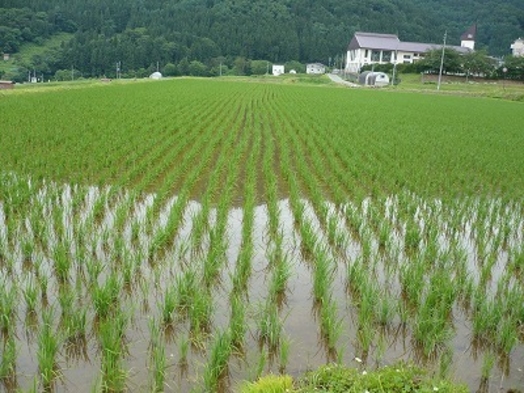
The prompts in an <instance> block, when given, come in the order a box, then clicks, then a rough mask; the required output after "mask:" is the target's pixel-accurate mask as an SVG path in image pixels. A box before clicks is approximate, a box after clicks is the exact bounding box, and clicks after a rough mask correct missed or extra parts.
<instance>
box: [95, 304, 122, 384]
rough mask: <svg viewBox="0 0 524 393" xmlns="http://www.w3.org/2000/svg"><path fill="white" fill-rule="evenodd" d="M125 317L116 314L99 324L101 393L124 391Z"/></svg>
mask: <svg viewBox="0 0 524 393" xmlns="http://www.w3.org/2000/svg"><path fill="white" fill-rule="evenodd" d="M127 321H128V320H127V316H125V315H124V314H122V313H121V312H120V313H118V314H117V315H116V316H115V317H114V319H112V320H104V321H102V322H101V324H100V327H99V331H98V337H99V340H100V351H101V386H102V391H103V392H123V391H125V390H126V379H127V371H126V370H125V369H124V364H123V361H124V355H125V353H126V348H125V343H124V339H125V337H124V334H125V328H126V326H127Z"/></svg>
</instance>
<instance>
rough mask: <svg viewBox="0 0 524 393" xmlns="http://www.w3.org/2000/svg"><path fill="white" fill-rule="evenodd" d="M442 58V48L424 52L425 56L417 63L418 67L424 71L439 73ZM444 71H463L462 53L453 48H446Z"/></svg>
mask: <svg viewBox="0 0 524 393" xmlns="http://www.w3.org/2000/svg"><path fill="white" fill-rule="evenodd" d="M441 60H442V49H433V50H430V51H427V52H426V53H424V58H423V59H422V60H420V61H419V62H418V63H417V68H419V69H420V70H422V71H429V72H431V73H435V74H436V73H438V72H439V70H440V63H441ZM442 71H443V72H444V73H445V74H446V73H454V72H461V71H462V59H461V55H460V53H458V52H457V51H456V50H454V49H452V48H445V49H444V63H443V67H442Z"/></svg>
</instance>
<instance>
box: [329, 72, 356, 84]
mask: <svg viewBox="0 0 524 393" xmlns="http://www.w3.org/2000/svg"><path fill="white" fill-rule="evenodd" d="M328 76H329V79H331V80H332V81H333V82H335V83H340V84H341V85H345V86H349V87H361V86H360V85H357V84H356V83H352V82H348V81H345V80H344V79H342V78H341V77H340V76H338V75H336V74H328Z"/></svg>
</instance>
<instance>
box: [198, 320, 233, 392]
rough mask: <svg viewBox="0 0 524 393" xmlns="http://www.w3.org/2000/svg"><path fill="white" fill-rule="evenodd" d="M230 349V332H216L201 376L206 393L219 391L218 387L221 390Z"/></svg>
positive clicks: (226, 372) (226, 370)
mask: <svg viewBox="0 0 524 393" xmlns="http://www.w3.org/2000/svg"><path fill="white" fill-rule="evenodd" d="M232 348H233V347H232V345H231V333H230V331H229V330H225V331H220V330H219V331H216V332H215V334H214V339H213V342H212V343H211V348H210V353H209V359H208V361H207V364H206V366H205V369H204V375H203V383H204V390H205V391H206V392H216V391H219V390H220V387H222V389H223V386H224V383H225V378H226V377H227V374H228V363H229V358H230V356H231V353H232Z"/></svg>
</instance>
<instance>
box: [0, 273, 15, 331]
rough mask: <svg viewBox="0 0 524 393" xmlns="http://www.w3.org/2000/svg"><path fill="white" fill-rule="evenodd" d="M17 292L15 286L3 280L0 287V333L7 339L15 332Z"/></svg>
mask: <svg viewBox="0 0 524 393" xmlns="http://www.w3.org/2000/svg"><path fill="white" fill-rule="evenodd" d="M17 299H18V291H17V288H16V286H15V284H10V283H9V282H7V281H6V280H5V279H4V280H3V282H2V283H1V285H0V333H1V334H2V335H3V336H4V338H8V337H9V336H10V335H11V334H13V333H14V332H15V326H16V314H17V307H18V302H17Z"/></svg>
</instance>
